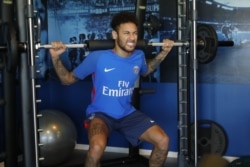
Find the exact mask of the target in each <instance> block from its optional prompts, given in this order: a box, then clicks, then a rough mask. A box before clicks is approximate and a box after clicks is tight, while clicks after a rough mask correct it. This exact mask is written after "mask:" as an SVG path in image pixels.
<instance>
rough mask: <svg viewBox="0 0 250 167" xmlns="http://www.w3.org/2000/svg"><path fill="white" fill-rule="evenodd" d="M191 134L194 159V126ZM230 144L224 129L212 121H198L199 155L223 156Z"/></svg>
mask: <svg viewBox="0 0 250 167" xmlns="http://www.w3.org/2000/svg"><path fill="white" fill-rule="evenodd" d="M190 128H191V129H190V132H191V157H192V158H194V155H195V154H194V139H195V136H194V124H192V125H191V126H190ZM227 144H228V139H227V135H226V133H225V131H224V129H223V128H222V127H221V126H220V125H219V124H218V123H216V122H214V121H210V120H198V121H197V154H198V156H199V157H201V156H202V155H204V154H216V155H223V154H224V153H225V152H226V149H227Z"/></svg>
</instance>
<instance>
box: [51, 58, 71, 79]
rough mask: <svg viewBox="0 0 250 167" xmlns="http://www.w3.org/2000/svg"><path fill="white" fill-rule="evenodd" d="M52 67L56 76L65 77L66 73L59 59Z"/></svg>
mask: <svg viewBox="0 0 250 167" xmlns="http://www.w3.org/2000/svg"><path fill="white" fill-rule="evenodd" d="M54 67H55V69H56V71H57V73H58V75H60V76H65V75H66V74H67V73H68V71H67V70H66V68H65V67H64V66H63V64H62V61H61V60H60V59H56V60H54Z"/></svg>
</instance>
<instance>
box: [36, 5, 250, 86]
mask: <svg viewBox="0 0 250 167" xmlns="http://www.w3.org/2000/svg"><path fill="white" fill-rule="evenodd" d="M35 1H37V2H36V3H35V4H37V5H36V6H37V7H38V8H41V10H40V13H41V15H42V16H43V18H44V20H46V19H47V22H46V21H44V26H43V27H44V29H43V31H42V42H45V43H47V42H50V41H54V40H57V41H58V40H62V41H63V42H65V43H84V42H85V40H88V39H110V38H111V29H110V26H109V22H110V19H111V18H112V15H113V14H114V13H116V12H119V11H121V10H127V11H131V12H133V11H135V2H134V1H132V0H108V1H107V0H106V1H105V0H99V1H96V0H90V1H83V0H82V1H80V0H78V1H75V0H60V1H59V0H58V1H54V0H48V1H46V3H47V4H46V6H47V13H46V12H45V13H42V12H44V11H45V10H44V9H43V10H42V5H39V4H42V3H39V1H40V0H35ZM242 3H243V2H242ZM239 4H241V1H239V2H238V3H237V4H235V3H232V4H229V5H232V6H228V5H226V2H224V1H209V0H208V1H203V0H198V1H197V8H198V20H197V22H198V23H204V24H209V25H212V26H213V27H214V28H215V30H216V32H217V35H218V39H219V41H233V42H234V46H233V47H218V50H217V55H216V58H215V59H214V60H213V61H212V62H210V63H208V64H199V66H198V82H202V83H233V84H237V83H238V84H247V83H250V70H249V66H248V60H249V58H248V52H249V51H250V47H249V46H250V41H249V37H250V27H249V26H250V25H249V23H248V15H249V10H248V9H249V8H248V7H244V8H242V7H241V6H240V5H239ZM239 6H240V7H239ZM209 11H213V12H209ZM150 15H154V16H156V17H157V18H158V19H159V21H160V22H161V25H162V26H161V28H160V30H159V31H158V32H157V33H156V34H155V35H154V36H150V35H149V34H148V33H147V31H146V30H145V32H144V39H146V40H148V41H152V42H159V41H161V40H162V39H163V38H170V39H173V40H175V39H176V33H175V31H176V2H175V1H174V0H171V1H167V2H166V1H164V0H148V1H147V14H146V16H145V18H146V19H147V17H148V16H150ZM46 28H47V29H46ZM159 49H160V48H158V47H155V48H154V49H152V50H150V52H147V53H146V56H147V57H149V58H152V57H153V56H154V54H155V53H156V52H157V51H158V50H159ZM39 53H40V55H41V56H40V59H39V60H38V61H37V68H38V69H39V70H40V71H41V73H40V76H38V77H40V78H56V76H55V74H54V72H53V67H52V65H51V63H50V61H49V58H48V55H47V54H48V53H47V51H42V50H40V51H39ZM176 54H177V52H176V48H175V49H173V51H172V53H171V54H170V55H169V56H168V57H167V59H166V61H164V62H163V63H162V65H161V66H160V67H159V68H158V69H157V70H156V71H155V73H153V74H152V75H151V76H149V77H148V78H146V79H143V81H145V82H176V81H177V56H176ZM87 55H88V50H86V49H84V48H81V49H68V50H67V52H66V53H65V54H64V55H63V56H62V59H63V62H64V64H65V65H66V67H67V68H68V69H69V70H71V69H73V68H74V67H76V66H77V65H78V64H79V63H80V62H81V61H82V60H83V59H84V57H85V56H87Z"/></svg>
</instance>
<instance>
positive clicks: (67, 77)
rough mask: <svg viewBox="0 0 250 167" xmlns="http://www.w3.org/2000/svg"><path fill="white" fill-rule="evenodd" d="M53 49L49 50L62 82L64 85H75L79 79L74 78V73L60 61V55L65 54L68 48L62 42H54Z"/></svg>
mask: <svg viewBox="0 0 250 167" xmlns="http://www.w3.org/2000/svg"><path fill="white" fill-rule="evenodd" d="M51 45H52V48H51V49H50V50H49V52H50V55H51V59H52V63H53V65H54V69H55V71H56V74H57V76H58V77H59V79H60V81H61V82H62V84H64V85H70V84H73V83H75V82H76V81H77V80H78V79H77V78H76V77H75V76H74V73H73V72H71V71H68V70H67V69H66V68H65V66H64V65H63V63H62V60H61V59H60V55H61V54H62V53H64V52H65V50H66V46H65V45H64V44H63V43H62V42H52V43H51Z"/></svg>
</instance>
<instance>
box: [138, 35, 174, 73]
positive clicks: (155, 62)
mask: <svg viewBox="0 0 250 167" xmlns="http://www.w3.org/2000/svg"><path fill="white" fill-rule="evenodd" d="M163 43H164V45H163V46H162V51H161V52H159V53H158V54H157V55H156V56H155V57H154V58H153V59H151V60H149V61H148V63H147V65H148V71H147V72H146V74H144V75H143V76H147V75H149V74H150V73H152V72H153V71H154V70H155V69H156V68H157V67H158V66H159V65H160V64H161V62H162V61H163V60H164V59H165V58H166V57H167V55H168V53H169V52H170V51H171V49H172V47H173V44H174V41H172V40H168V39H165V40H163Z"/></svg>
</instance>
